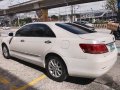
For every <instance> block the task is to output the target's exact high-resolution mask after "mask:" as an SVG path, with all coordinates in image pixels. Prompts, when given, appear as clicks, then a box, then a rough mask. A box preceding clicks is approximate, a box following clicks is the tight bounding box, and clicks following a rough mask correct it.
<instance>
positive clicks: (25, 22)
mask: <svg viewBox="0 0 120 90" xmlns="http://www.w3.org/2000/svg"><path fill="white" fill-rule="evenodd" d="M31 22H32V19H31V18H24V19H19V24H20V26H23V25H25V24H27V23H31ZM12 25H13V26H19V25H18V19H15V20H14V21H13V22H12Z"/></svg>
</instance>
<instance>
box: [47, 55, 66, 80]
mask: <svg viewBox="0 0 120 90" xmlns="http://www.w3.org/2000/svg"><path fill="white" fill-rule="evenodd" d="M46 71H47V75H48V77H49V78H51V79H52V80H54V81H57V82H62V81H64V80H65V79H66V78H67V77H68V73H67V68H66V65H65V63H64V62H63V60H62V59H61V58H60V57H58V56H49V57H48V58H47V60H46Z"/></svg>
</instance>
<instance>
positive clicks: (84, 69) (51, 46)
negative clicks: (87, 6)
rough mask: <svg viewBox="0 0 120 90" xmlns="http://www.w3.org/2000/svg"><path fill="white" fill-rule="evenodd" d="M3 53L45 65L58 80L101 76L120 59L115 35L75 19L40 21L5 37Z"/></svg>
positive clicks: (49, 72)
mask: <svg viewBox="0 0 120 90" xmlns="http://www.w3.org/2000/svg"><path fill="white" fill-rule="evenodd" d="M2 50H3V56H4V57H5V58H7V59H9V58H10V57H11V56H12V57H16V58H19V59H21V60H24V61H27V62H30V63H33V64H36V65H39V66H41V67H44V68H45V69H46V71H47V75H48V76H49V77H50V78H51V79H53V80H55V81H58V82H61V81H63V80H65V79H66V78H67V77H68V76H77V77H87V78H97V77H100V76H102V75H103V74H105V73H106V72H108V71H109V70H110V69H111V68H112V66H113V65H114V64H115V62H116V60H117V49H116V45H115V38H114V36H113V35H110V34H103V33H97V32H95V31H91V30H89V29H86V28H83V27H81V26H78V25H76V24H72V23H58V22H56V23H55V22H36V23H30V24H27V25H25V26H23V27H21V28H20V29H19V30H18V31H17V32H15V33H10V34H9V36H8V37H6V38H4V39H3V40H2Z"/></svg>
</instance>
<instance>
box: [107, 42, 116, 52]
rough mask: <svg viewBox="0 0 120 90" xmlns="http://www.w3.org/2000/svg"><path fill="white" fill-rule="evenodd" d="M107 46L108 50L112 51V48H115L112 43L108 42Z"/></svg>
mask: <svg viewBox="0 0 120 90" xmlns="http://www.w3.org/2000/svg"><path fill="white" fill-rule="evenodd" d="M108 47H109V50H110V52H112V51H113V50H115V46H114V43H109V44H108Z"/></svg>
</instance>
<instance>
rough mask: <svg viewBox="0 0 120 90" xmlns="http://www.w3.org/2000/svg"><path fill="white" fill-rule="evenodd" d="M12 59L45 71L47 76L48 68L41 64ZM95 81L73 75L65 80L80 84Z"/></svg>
mask: <svg viewBox="0 0 120 90" xmlns="http://www.w3.org/2000/svg"><path fill="white" fill-rule="evenodd" d="M12 60H14V61H17V62H19V63H21V64H24V65H26V66H29V67H31V68H34V69H36V70H39V71H40V72H42V73H44V74H45V75H46V76H47V74H46V70H45V69H44V68H42V67H40V66H37V65H34V64H31V63H28V62H25V61H23V60H19V59H17V58H12ZM93 81H94V79H88V78H80V77H71V76H69V77H68V78H67V79H66V80H65V82H70V83H75V84H80V85H87V84H90V83H91V82H93Z"/></svg>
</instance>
